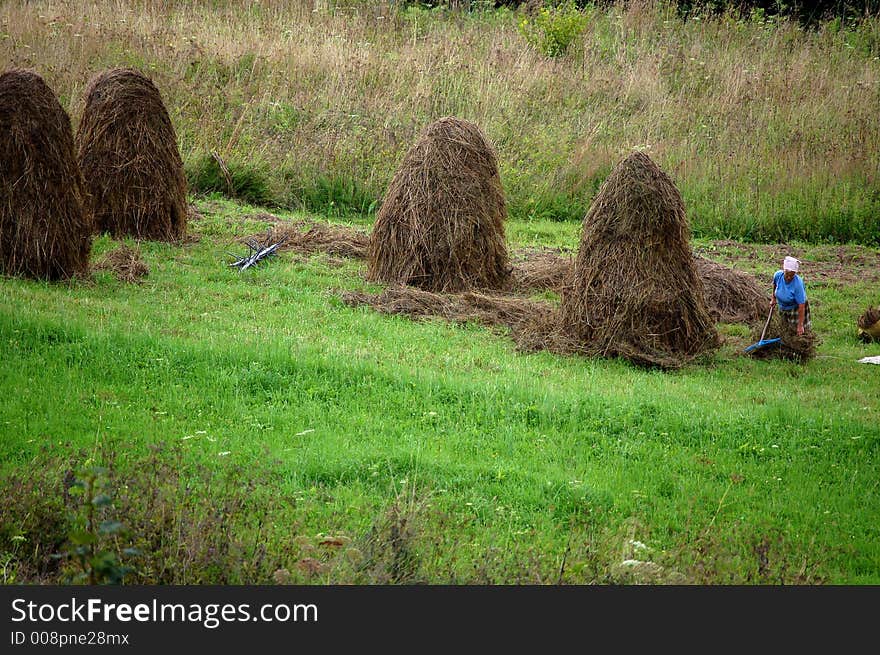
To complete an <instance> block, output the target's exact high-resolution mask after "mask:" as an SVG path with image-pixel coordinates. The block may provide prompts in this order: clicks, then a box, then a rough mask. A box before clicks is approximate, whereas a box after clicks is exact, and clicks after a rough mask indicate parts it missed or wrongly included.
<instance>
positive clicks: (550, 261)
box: [511, 250, 574, 293]
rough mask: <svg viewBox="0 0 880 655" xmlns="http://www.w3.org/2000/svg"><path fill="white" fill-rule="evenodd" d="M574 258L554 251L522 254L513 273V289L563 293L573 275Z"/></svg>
mask: <svg viewBox="0 0 880 655" xmlns="http://www.w3.org/2000/svg"><path fill="white" fill-rule="evenodd" d="M573 263H574V262H573V261H572V256H571V255H567V254H562V253H560V252H558V251H553V250H531V251H525V252H523V253H521V259H520V260H519V261H515V262H514V263H513V270H512V271H511V273H512V277H513V288H514V289H516V290H517V291H545V290H546V291H556V292H557V293H559V292H561V291H562V287H564V286H565V283H566V281H567V280H568V278H569V276H570V275H571V269H572V266H573Z"/></svg>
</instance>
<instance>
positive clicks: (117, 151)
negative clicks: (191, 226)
mask: <svg viewBox="0 0 880 655" xmlns="http://www.w3.org/2000/svg"><path fill="white" fill-rule="evenodd" d="M76 143H77V148H78V158H79V165H80V168H81V169H82V173H83V178H84V179H85V182H86V186H87V189H88V191H89V193H90V196H91V197H90V199H89V207H90V209H91V211H92V212H93V213H94V216H95V228H96V230H97V231H98V232H108V233H110V234H111V235H112V236H113V237H114V238H121V237H124V236H133V237H135V238H138V239H150V240H156V241H178V240H180V239H182V238H183V237H184V236H185V234H186V224H187V214H188V208H187V203H186V177H185V175H184V171H183V162H182V161H181V159H180V153H179V152H178V149H177V136H176V134H175V132H174V126H173V125H172V124H171V119H170V117H169V116H168V112H167V111H166V109H165V104H164V103H163V101H162V96H161V95H160V93H159V90H158V89H157V88H156V86H155V84H153V82H152V81H151V80H150V79H149V78H148V77H146V76H145V75H144V74H142V73H140V72H138V71H136V70H133V69H129V68H114V69H110V70H108V71H104V72H102V73H99V74H98V75H96V76H94V77H93V78H92V79H91V80H90V81H89V84H88V86H87V87H86V91H85V105H84V108H83V113H82V120H81V121H80V124H79V130H78V131H77V134H76Z"/></svg>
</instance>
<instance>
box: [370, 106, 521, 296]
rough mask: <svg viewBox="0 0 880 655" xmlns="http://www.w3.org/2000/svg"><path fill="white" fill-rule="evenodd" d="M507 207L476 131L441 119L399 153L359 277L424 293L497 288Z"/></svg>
mask: <svg viewBox="0 0 880 655" xmlns="http://www.w3.org/2000/svg"><path fill="white" fill-rule="evenodd" d="M506 219H507V205H506V203H505V200H504V191H503V189H502V186H501V178H500V176H499V174H498V162H497V158H496V155H495V151H494V149H493V148H492V146H491V145H490V144H489V142H488V141H487V140H486V138H485V136H484V135H483V133H482V131H481V130H480V128H479V127H478V126H477V125H475V124H473V123H470V122H468V121H464V120H460V119H458V118H454V117H446V118H441V119H440V120H438V121H436V122H434V123H432V124H431V125H429V126H428V128H427V129H426V130H425V132H424V134H423V135H422V136H421V138H420V139H419V141H418V142H417V143H416V144H415V145H414V146H413V147H412V148H411V149H410V150H409V152H407V154H406V156H405V157H404V159H403V163H402V164H401V166H400V168H399V169H398V171H397V172H396V173H395V175H394V177H393V179H392V180H391V184H390V185H389V187H388V191H387V193H386V196H385V199H384V201H383V203H382V207H381V208H380V210H379V213H378V215H377V217H376V222H375V226H374V228H373V232H372V235H371V238H370V245H369V250H368V253H367V255H368V260H369V267H368V270H367V278H368V279H369V280H372V281H375V282H384V283H387V284H394V283H402V284H409V285H412V286H416V287H419V288H421V289H424V290H427V291H469V290H473V289H479V288H484V289H502V288H504V287H505V286H506V285H507V283H508V281H509V277H510V266H509V264H508V256H507V246H506V243H505V236H504V222H505V220H506Z"/></svg>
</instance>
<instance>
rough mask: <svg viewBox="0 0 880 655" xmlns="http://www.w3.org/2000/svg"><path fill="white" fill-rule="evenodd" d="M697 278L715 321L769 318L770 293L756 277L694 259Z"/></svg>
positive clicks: (749, 320)
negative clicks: (700, 282) (701, 284)
mask: <svg viewBox="0 0 880 655" xmlns="http://www.w3.org/2000/svg"><path fill="white" fill-rule="evenodd" d="M694 265H695V266H696V269H697V275H698V276H699V277H700V279H701V280H702V282H703V295H704V297H705V300H706V307H707V308H708V310H709V315H710V316H711V317H712V320H714V321H716V322H719V323H753V322H755V321H759V320H761V319H764V318H766V315H767V310H768V309H769V307H770V294H768V293H767V292H765V291H763V290H762V289H761V286H760V285H759V284H758V282H757V280H755V277H754V276H753V275H749V274H748V273H743V272H742V271H736V270H734V269H732V268H728V267H727V266H724V265H723V264H717V263H715V262H713V261H711V260H709V259H706V258H705V257H699V256H694Z"/></svg>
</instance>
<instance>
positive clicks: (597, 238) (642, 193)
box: [561, 152, 719, 368]
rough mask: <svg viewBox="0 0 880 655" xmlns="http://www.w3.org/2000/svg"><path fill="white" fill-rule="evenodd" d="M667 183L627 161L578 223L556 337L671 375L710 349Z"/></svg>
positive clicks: (681, 218)
mask: <svg viewBox="0 0 880 655" xmlns="http://www.w3.org/2000/svg"><path fill="white" fill-rule="evenodd" d="M689 239H690V227H689V225H688V221H687V217H686V215H685V209H684V203H683V202H682V198H681V194H680V193H679V192H678V189H677V188H676V187H675V184H673V182H672V180H670V179H669V177H668V176H667V175H666V174H665V173H664V172H663V171H661V170H660V169H659V168H658V167H657V165H656V164H655V163H654V162H653V161H651V159H650V157H648V156H647V155H646V154H644V153H641V152H635V153H633V154H631V155H629V156H628V157H627V158H626V159H624V160H623V161H622V162H621V163H620V164H618V165H617V166H616V167H615V169H614V170H613V171H612V172H611V174H610V175H609V176H608V178H607V179H606V180H605V182H604V183H603V185H602V187H601V188H600V189H599V193H598V194H597V195H596V198H595V199H594V201H593V204H592V206H591V207H590V210H589V211H588V212H587V215H586V217H585V218H584V224H583V234H582V237H581V242H580V247H579V250H578V255H577V258H576V260H575V265H574V269H573V271H572V277H571V280H570V282H569V284H568V286H567V288H566V289H565V290H564V292H563V294H562V303H561V327H562V330H563V331H564V332H565V333H567V334H568V335H569V337H570V338H573V339H575V340H576V341H578V342H580V343H582V344H583V346H584V351H585V352H589V353H593V354H596V355H602V356H608V357H615V356H618V357H623V358H625V359H628V360H630V361H632V362H634V363H637V364H641V365H647V366H660V367H663V368H674V367H677V366H680V365H682V364H684V363H686V362H687V361H688V360H690V359H692V358H693V357H695V356H696V355H698V354H700V353H702V352H704V351H706V350H709V349H712V348H715V347H717V346H718V343H719V338H718V333H717V332H716V330H715V326H714V324H713V322H712V318H711V317H710V315H709V312H708V310H707V307H706V302H705V299H704V296H703V286H702V282H701V281H700V279H699V277H698V275H697V271H696V267H695V265H694V260H693V255H692V252H691V248H690V243H689Z"/></svg>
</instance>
